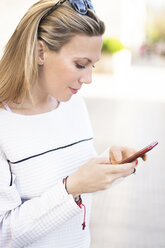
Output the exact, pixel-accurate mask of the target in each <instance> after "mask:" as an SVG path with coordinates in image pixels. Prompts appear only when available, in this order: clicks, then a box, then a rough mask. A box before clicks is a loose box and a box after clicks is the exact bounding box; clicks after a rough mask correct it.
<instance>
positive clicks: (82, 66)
mask: <svg viewBox="0 0 165 248" xmlns="http://www.w3.org/2000/svg"><path fill="white" fill-rule="evenodd" d="M76 67H77V68H78V69H85V68H86V66H85V65H81V64H78V63H76Z"/></svg>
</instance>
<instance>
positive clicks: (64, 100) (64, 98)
mask: <svg viewBox="0 0 165 248" xmlns="http://www.w3.org/2000/svg"><path fill="white" fill-rule="evenodd" d="M71 97H72V95H68V96H63V97H59V98H58V99H57V100H58V101H60V102H67V101H69V100H70V99H71Z"/></svg>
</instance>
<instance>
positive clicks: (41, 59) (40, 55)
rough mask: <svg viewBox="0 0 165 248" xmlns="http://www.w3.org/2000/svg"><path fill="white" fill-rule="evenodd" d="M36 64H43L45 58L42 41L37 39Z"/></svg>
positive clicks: (44, 47) (44, 48)
mask: <svg viewBox="0 0 165 248" xmlns="http://www.w3.org/2000/svg"><path fill="white" fill-rule="evenodd" d="M37 50H38V65H43V64H44V60H45V52H46V46H45V44H44V42H43V41H41V40H38V41H37Z"/></svg>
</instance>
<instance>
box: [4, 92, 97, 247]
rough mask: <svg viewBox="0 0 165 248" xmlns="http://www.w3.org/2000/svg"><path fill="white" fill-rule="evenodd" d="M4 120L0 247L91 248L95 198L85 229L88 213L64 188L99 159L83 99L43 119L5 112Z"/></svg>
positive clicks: (75, 98) (76, 98)
mask: <svg viewBox="0 0 165 248" xmlns="http://www.w3.org/2000/svg"><path fill="white" fill-rule="evenodd" d="M0 120H1V121H0V248H9V247H11V248H23V247H28V248H47V247H49V248H54V247H58V248H59V247H60V248H66V247H67V248H77V247H79V248H87V247H89V244H90V234H89V218H90V209H91V194H83V195H82V201H83V204H84V205H85V207H86V228H85V230H82V223H83V219H84V211H83V209H81V208H80V207H79V206H78V205H77V204H76V203H75V201H74V199H73V197H72V195H69V194H68V193H67V192H66V190H65V187H64V185H63V183H62V179H63V178H64V177H66V176H69V175H71V174H72V173H74V172H75V171H76V170H77V169H78V168H79V167H80V166H82V165H83V164H84V163H86V162H87V161H89V159H91V158H92V157H94V156H95V155H96V154H95V150H94V147H93V133H92V129H91V126H90V121H89V117H88V113H87V110H86V106H85V104H84V102H83V100H82V99H81V98H80V97H79V96H78V95H77V96H73V97H72V98H71V100H70V101H68V102H66V103H65V102H64V103H63V102H62V103H60V105H59V107H58V108H57V109H55V110H53V111H50V112H48V113H43V114H38V115H19V114H15V113H12V112H7V111H5V110H3V109H1V110H0ZM11 175H12V180H11ZM11 182H12V184H11ZM64 237H65V238H64Z"/></svg>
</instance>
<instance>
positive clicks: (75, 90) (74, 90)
mask: <svg viewBox="0 0 165 248" xmlns="http://www.w3.org/2000/svg"><path fill="white" fill-rule="evenodd" d="M70 90H71V92H72V94H76V93H77V92H78V90H79V89H73V88H70Z"/></svg>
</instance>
